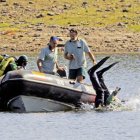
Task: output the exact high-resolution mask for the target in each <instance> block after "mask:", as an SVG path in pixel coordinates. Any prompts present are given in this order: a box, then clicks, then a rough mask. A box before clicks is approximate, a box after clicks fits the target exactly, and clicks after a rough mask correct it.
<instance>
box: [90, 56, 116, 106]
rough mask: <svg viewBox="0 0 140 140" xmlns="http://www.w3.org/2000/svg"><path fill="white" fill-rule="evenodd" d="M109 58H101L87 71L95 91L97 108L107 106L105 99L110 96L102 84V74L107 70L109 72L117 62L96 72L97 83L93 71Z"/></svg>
mask: <svg viewBox="0 0 140 140" xmlns="http://www.w3.org/2000/svg"><path fill="white" fill-rule="evenodd" d="M108 58H109V57H105V58H103V59H102V60H101V61H100V62H98V63H97V64H96V65H95V66H93V67H92V68H90V69H89V70H88V74H89V76H90V80H91V82H92V85H93V88H94V89H95V91H96V94H97V95H96V99H95V107H96V108H97V107H98V106H99V105H102V106H103V105H105V106H106V105H107V99H108V97H109V96H110V92H109V90H108V88H107V86H106V85H105V83H104V79H103V73H104V72H106V71H107V70H109V69H110V68H111V67H113V66H114V65H115V64H117V63H118V62H115V63H113V64H111V65H109V66H108V67H105V68H103V69H102V70H100V71H98V72H96V74H97V78H98V81H99V82H98V81H97V79H96V76H95V71H96V70H97V69H98V68H99V67H100V66H101V65H103V63H104V62H105V61H106V60H107V59H108Z"/></svg>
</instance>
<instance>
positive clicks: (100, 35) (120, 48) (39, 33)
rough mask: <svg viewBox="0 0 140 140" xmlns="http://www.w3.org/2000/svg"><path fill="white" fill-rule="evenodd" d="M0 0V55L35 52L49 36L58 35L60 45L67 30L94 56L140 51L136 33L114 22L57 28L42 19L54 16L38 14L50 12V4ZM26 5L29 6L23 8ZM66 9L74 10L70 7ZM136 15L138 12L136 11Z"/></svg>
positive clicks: (123, 24)
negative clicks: (74, 30)
mask: <svg viewBox="0 0 140 140" xmlns="http://www.w3.org/2000/svg"><path fill="white" fill-rule="evenodd" d="M1 1H4V2H2V3H0V8H1V12H0V17H1V20H0V25H1V26H0V53H9V52H10V53H17V52H28V53H29V52H30V53H36V52H39V51H40V49H41V48H43V47H44V46H45V45H46V44H47V43H48V41H49V38H50V36H59V37H60V38H61V39H63V41H62V42H60V44H64V43H65V41H66V40H68V39H69V35H68V33H69V29H70V28H77V29H78V30H79V37H80V38H83V39H85V40H86V41H87V43H88V44H89V46H90V47H91V50H92V51H93V52H95V53H139V52H140V32H132V31H130V30H129V31H128V29H127V27H126V26H127V25H126V23H123V22H118V23H116V22H115V23H114V24H111V25H107V26H104V27H93V26H88V27H86V26H85V25H82V24H72V23H71V24H69V25H65V26H60V25H58V24H57V23H56V24H55V25H54V24H53V25H48V24H47V22H46V21H43V19H42V18H43V17H44V16H50V18H49V19H50V20H52V19H53V16H54V15H53V14H50V13H49V14H48V13H47V15H43V13H40V11H44V8H46V9H47V10H51V11H53V7H50V5H48V6H47V5H44V3H43V5H41V8H40V9H39V8H38V7H37V6H36V5H35V4H36V3H35V2H34V1H32V0H31V1H17V2H14V1H13V3H11V2H10V1H7V3H5V0H1ZM22 2H26V3H25V4H24V3H22ZM41 2H43V1H41ZM44 2H45V1H44ZM122 2H123V1H120V2H119V3H122ZM27 3H28V4H29V5H33V6H27ZM54 4H55V3H54ZM38 5H39V2H38ZM56 5H57V3H56ZM43 6H44V7H43ZM42 7H43V8H42ZM70 7H72V8H74V7H73V5H71V6H70ZM95 7H96V5H95ZM37 8H38V9H37ZM75 9H76V8H75ZM68 10H69V8H66V7H65V6H64V7H63V10H61V11H62V13H63V12H64V11H68ZM55 11H56V13H59V11H60V10H59V6H55ZM97 12H98V10H97ZM100 12H101V11H100ZM110 12H111V11H110ZM124 12H128V11H124ZM137 13H139V12H138V11H137ZM56 15H57V14H56ZM25 19H26V20H25ZM28 19H34V20H39V21H40V22H37V23H35V22H34V23H32V22H31V21H30V20H29V21H30V22H29V21H28ZM18 27H19V28H18Z"/></svg>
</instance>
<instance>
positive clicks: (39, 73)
mask: <svg viewBox="0 0 140 140" xmlns="http://www.w3.org/2000/svg"><path fill="white" fill-rule="evenodd" d="M32 74H34V75H38V76H46V74H45V73H42V72H38V71H32Z"/></svg>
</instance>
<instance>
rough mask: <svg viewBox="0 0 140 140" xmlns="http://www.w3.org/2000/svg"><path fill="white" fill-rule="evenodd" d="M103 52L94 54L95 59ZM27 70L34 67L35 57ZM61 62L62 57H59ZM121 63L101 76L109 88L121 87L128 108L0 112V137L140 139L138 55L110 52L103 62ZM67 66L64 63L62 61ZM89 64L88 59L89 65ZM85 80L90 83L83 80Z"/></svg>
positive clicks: (20, 139) (11, 139) (3, 139)
mask: <svg viewBox="0 0 140 140" xmlns="http://www.w3.org/2000/svg"><path fill="white" fill-rule="evenodd" d="M104 56H106V55H97V56H96V58H97V61H99V60H100V59H101V58H103V57H104ZM29 59H30V60H29V65H28V69H33V70H37V67H36V57H29ZM59 60H60V62H61V64H64V62H65V61H64V59H63V57H61V58H59ZM115 61H119V62H120V63H119V64H117V65H116V66H114V67H113V68H112V69H111V70H110V71H108V73H106V74H105V75H104V77H105V80H106V83H107V85H108V87H109V88H110V89H115V87H116V86H119V87H121V91H120V93H119V95H118V96H119V97H120V98H121V99H124V100H127V101H126V105H127V106H130V107H131V110H129V111H124V110H122V111H110V112H96V111H94V110H89V109H88V110H85V111H78V112H74V111H70V112H56V113H25V114H18V113H3V112H1V113H0V140H31V139H32V140H33V139H34V140H140V55H112V56H111V58H110V59H109V60H108V61H107V62H106V63H105V64H104V66H107V65H109V64H111V63H112V62H115ZM65 65H67V62H65ZM91 66H92V64H91V62H90V61H88V67H87V69H88V68H90V67H91ZM86 82H90V81H89V79H88V78H87V79H86Z"/></svg>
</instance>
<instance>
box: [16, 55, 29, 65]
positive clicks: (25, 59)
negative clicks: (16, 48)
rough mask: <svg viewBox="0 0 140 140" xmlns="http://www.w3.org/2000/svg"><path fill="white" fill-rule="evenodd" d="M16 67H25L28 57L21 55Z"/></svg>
mask: <svg viewBox="0 0 140 140" xmlns="http://www.w3.org/2000/svg"><path fill="white" fill-rule="evenodd" d="M16 63H17V65H18V66H23V67H25V66H26V65H27V63H28V57H27V56H26V55H21V56H20V57H19V58H18V60H17V61H16Z"/></svg>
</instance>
